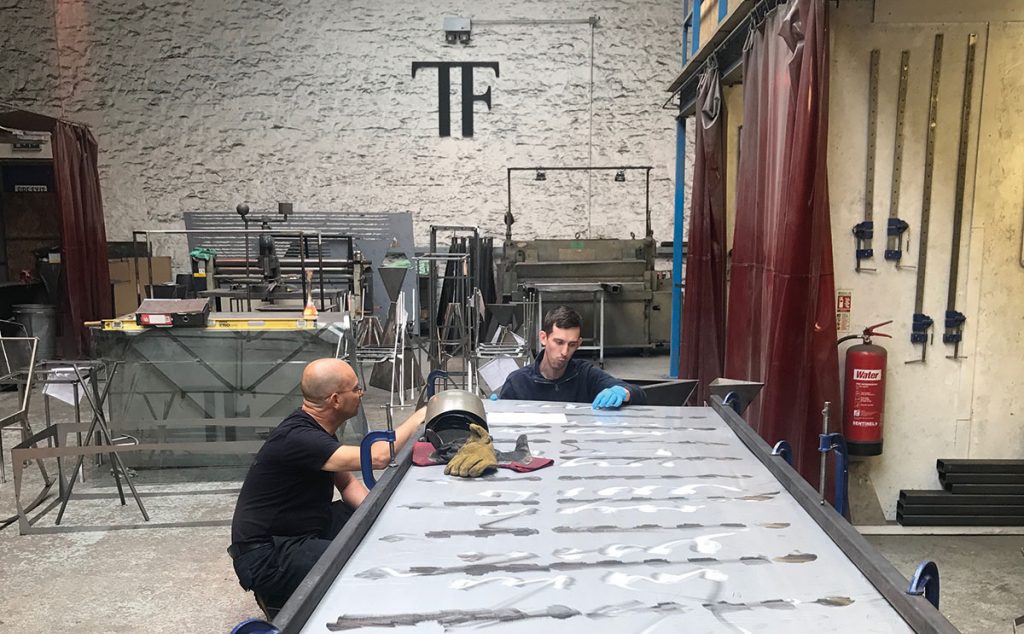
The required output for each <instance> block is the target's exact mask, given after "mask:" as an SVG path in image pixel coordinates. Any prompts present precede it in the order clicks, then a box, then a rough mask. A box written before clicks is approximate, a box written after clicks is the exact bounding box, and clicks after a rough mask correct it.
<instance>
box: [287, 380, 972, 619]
mask: <svg viewBox="0 0 1024 634" xmlns="http://www.w3.org/2000/svg"><path fill="white" fill-rule="evenodd" d="M713 400H714V406H713V407H686V408H682V407H653V406H651V407H648V406H642V407H627V408H624V409H623V410H621V411H619V412H608V411H604V412H595V411H593V410H591V409H590V407H589V405H577V404H561V403H537V402H526V401H498V402H489V403H487V405H488V411H489V420H490V424H491V428H492V434H493V435H494V438H495V441H496V444H497V445H498V446H499V448H501V447H508V448H510V447H511V446H512V444H513V443H514V440H515V438H516V436H517V435H518V434H520V433H527V434H529V437H530V444H531V447H532V449H533V451H534V453H535V454H539V455H543V456H548V457H553V458H555V464H554V465H553V466H552V467H549V468H546V469H543V470H540V471H536V472H532V473H525V474H520V473H514V472H512V471H505V470H499V471H498V472H497V473H495V474H493V475H490V476H487V477H483V478H479V479H468V480H460V479H455V478H452V477H449V476H445V475H444V474H443V472H442V468H441V467H415V466H411V467H410V466H409V462H408V460H409V451H408V448H407V450H406V451H405V452H403V454H402V456H401V459H400V461H399V466H398V467H396V468H392V469H391V470H390V471H389V472H388V473H386V475H385V476H384V478H383V479H381V480H380V481H379V482H378V485H377V488H375V489H374V491H373V493H372V494H371V497H370V498H368V500H367V502H366V503H364V505H363V507H362V508H360V509H359V511H358V512H357V513H356V515H355V516H354V517H353V519H352V521H351V522H350V524H349V525H348V526H347V527H346V528H345V530H344V531H343V532H342V534H341V535H339V537H338V539H336V540H335V542H334V543H333V544H332V545H331V548H330V549H329V550H328V552H327V553H326V554H325V556H324V557H323V558H322V559H321V561H320V562H319V563H318V564H317V566H316V567H315V568H314V570H313V571H312V572H311V573H310V575H309V576H308V577H307V578H306V580H305V581H304V583H303V585H302V586H301V587H300V588H299V590H298V591H297V592H296V594H295V595H294V596H293V597H292V600H291V601H289V603H288V605H286V606H285V609H284V610H283V611H282V613H281V614H280V615H279V616H278V619H277V620H276V621H275V625H276V626H277V627H278V628H280V629H281V631H282V632H304V633H305V632H309V633H320V632H334V631H350V630H359V631H367V632H392V633H397V632H448V631H459V630H469V629H472V628H478V627H485V628H486V629H487V631H493V632H502V633H504V632H523V633H526V632H529V633H531V634H534V633H536V632H551V631H558V632H560V633H569V632H581V633H586V634H593V633H594V632H617V633H618V632H644V633H651V634H656V633H659V632H661V633H678V632H723V633H742V632H785V633H787V634H789V633H791V632H859V633H863V632H880V633H881V632H885V633H891V632H909V631H919V632H955V631H956V630H955V629H954V628H953V627H952V626H951V625H950V624H949V623H948V622H947V621H946V620H945V619H944V618H943V617H942V616H941V615H940V614H939V613H938V611H937V610H935V609H934V608H933V607H932V606H931V604H930V603H928V602H927V601H926V600H925V599H924V598H923V597H920V596H909V595H907V594H905V590H906V584H907V582H906V580H905V579H904V578H903V577H901V576H900V575H899V573H898V572H897V571H896V570H895V569H894V568H892V566H891V565H890V564H889V563H888V562H887V561H886V560H885V559H884V558H882V557H881V556H880V555H879V554H878V553H877V552H876V551H874V549H873V548H872V547H871V546H870V545H869V544H868V543H867V542H865V541H864V540H863V538H861V537H860V535H858V534H857V533H856V531H855V530H854V529H853V528H852V527H851V526H850V525H849V524H848V523H846V521H845V520H844V519H842V518H841V517H840V516H839V515H837V514H836V513H835V512H834V511H833V510H832V509H831V508H830V507H828V506H823V505H821V503H820V501H819V500H817V499H816V496H815V493H814V491H813V489H811V488H810V487H809V486H808V485H807V483H806V482H804V481H803V480H802V479H800V477H799V476H798V475H797V474H796V473H795V472H794V471H793V470H792V469H791V468H790V467H789V466H788V465H786V464H785V463H784V462H782V460H781V458H777V457H774V456H771V455H770V450H769V448H768V446H767V445H766V444H765V443H764V442H763V441H762V440H761V439H760V438H759V437H757V436H756V435H755V434H754V433H753V432H752V430H751V429H750V428H749V427H748V426H747V425H746V423H744V422H743V421H742V420H741V419H740V418H739V417H738V416H737V415H736V414H735V413H734V412H733V411H732V410H730V409H728V408H724V407H723V406H722V405H721V401H719V400H718V399H717V398H715V399H713Z"/></svg>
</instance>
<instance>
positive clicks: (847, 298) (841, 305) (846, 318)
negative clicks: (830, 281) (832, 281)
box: [836, 290, 853, 333]
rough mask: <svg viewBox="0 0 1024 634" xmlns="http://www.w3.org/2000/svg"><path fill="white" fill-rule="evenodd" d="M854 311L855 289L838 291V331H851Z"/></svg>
mask: <svg viewBox="0 0 1024 634" xmlns="http://www.w3.org/2000/svg"><path fill="white" fill-rule="evenodd" d="M852 311H853V291H847V290H839V291H836V332H840V333H842V332H850V313H851V312H852Z"/></svg>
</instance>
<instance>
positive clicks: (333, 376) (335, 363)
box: [300, 358, 358, 405]
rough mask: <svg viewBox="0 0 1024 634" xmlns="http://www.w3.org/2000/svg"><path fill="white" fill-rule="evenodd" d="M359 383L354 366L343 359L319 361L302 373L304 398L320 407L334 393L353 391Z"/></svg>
mask: <svg viewBox="0 0 1024 634" xmlns="http://www.w3.org/2000/svg"><path fill="white" fill-rule="evenodd" d="M357 383H358V379H357V378H356V373H355V371H354V370H353V369H352V366H350V365H349V364H347V363H345V362H344V361H342V360H341V359H330V358H328V359H317V360H316V361H311V362H310V363H309V365H307V366H306V369H305V370H303V371H302V383H301V384H300V387H301V389H302V398H304V399H305V400H306V402H308V403H310V404H313V405H318V404H320V403H323V402H324V401H325V400H327V397H329V396H330V395H331V394H333V393H334V392H344V391H346V390H351V389H352V388H354V387H355V386H356V384H357Z"/></svg>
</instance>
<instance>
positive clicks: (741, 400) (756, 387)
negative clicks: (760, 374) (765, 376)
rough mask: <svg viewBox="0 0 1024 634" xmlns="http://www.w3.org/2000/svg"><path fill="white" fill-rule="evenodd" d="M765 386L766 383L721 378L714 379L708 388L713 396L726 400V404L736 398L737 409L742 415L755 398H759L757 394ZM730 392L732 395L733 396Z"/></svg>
mask: <svg viewBox="0 0 1024 634" xmlns="http://www.w3.org/2000/svg"><path fill="white" fill-rule="evenodd" d="M763 387H764V383H756V382H754V381H739V380H736V379H724V378H720V379H715V380H714V381H712V382H711V384H710V385H708V390H709V392H710V394H711V396H717V397H719V398H721V399H722V400H724V401H726V405H729V404H730V403H729V402H728V401H729V400H732V399H735V403H736V406H735V407H736V411H737V412H738V413H739V414H741V415H742V414H743V412H744V411H746V409H747V407H748V406H749V405H750V404H751V403H752V402H753V401H754V399H755V398H757V395H758V394H760V393H761V388H763ZM730 394H731V395H732V396H731V397H730ZM727 397H729V398H727Z"/></svg>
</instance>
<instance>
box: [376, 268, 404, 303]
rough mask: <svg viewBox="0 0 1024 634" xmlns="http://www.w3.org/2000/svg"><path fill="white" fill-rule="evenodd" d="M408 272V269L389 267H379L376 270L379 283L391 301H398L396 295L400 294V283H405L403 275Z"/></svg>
mask: <svg viewBox="0 0 1024 634" xmlns="http://www.w3.org/2000/svg"><path fill="white" fill-rule="evenodd" d="M408 272H409V269H408V268H398V267H390V266H381V267H380V268H378V269H377V275H380V281H381V282H383V283H384V290H386V291H387V293H388V299H390V300H391V301H393V302H394V301H397V300H398V294H399V293H400V292H402V282H404V281H405V274H406V273H408Z"/></svg>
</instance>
